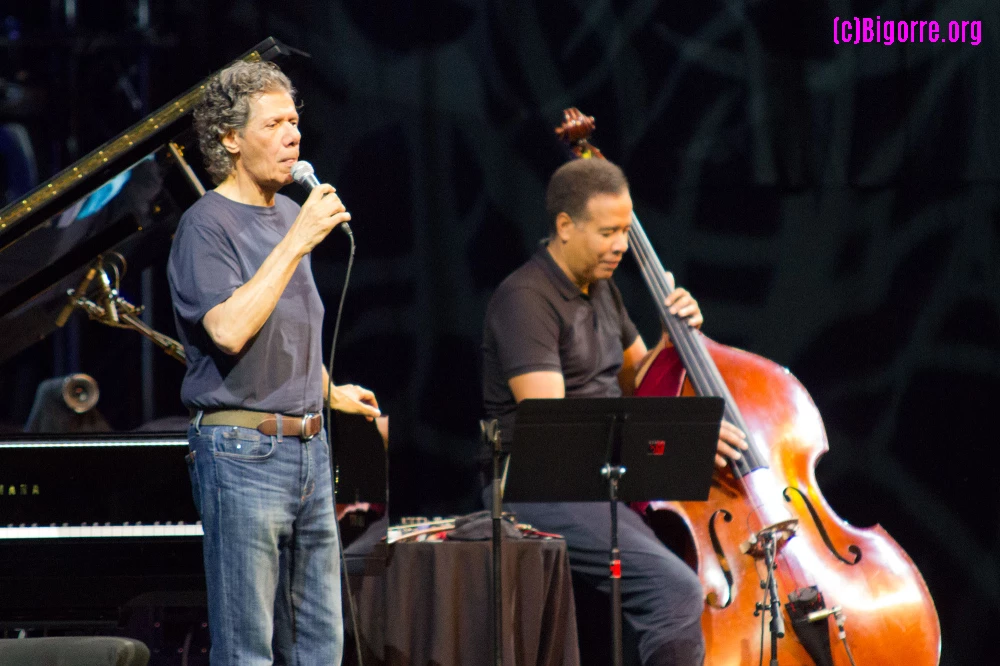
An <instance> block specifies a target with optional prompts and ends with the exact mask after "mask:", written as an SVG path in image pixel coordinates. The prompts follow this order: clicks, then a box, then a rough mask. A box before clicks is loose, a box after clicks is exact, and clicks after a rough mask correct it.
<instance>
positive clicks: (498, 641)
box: [479, 419, 503, 666]
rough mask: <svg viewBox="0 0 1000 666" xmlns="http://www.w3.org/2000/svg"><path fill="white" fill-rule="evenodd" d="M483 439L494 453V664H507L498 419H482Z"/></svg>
mask: <svg viewBox="0 0 1000 666" xmlns="http://www.w3.org/2000/svg"><path fill="white" fill-rule="evenodd" d="M479 427H480V429H481V430H482V434H483V439H484V440H485V441H486V442H488V443H489V444H490V448H491V450H492V454H493V507H492V508H491V509H490V516H491V517H492V519H493V521H492V522H493V539H492V541H493V543H492V544H491V545H492V550H493V664H494V666H503V585H502V579H501V574H502V571H503V566H502V565H503V559H502V557H503V528H502V524H501V522H500V521H501V520H503V484H502V483H501V472H500V468H501V464H500V458H501V456H502V451H501V447H500V430H499V427H498V423H497V420H496V419H493V420H492V421H480V422H479Z"/></svg>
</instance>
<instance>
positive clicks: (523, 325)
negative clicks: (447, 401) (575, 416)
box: [483, 247, 639, 433]
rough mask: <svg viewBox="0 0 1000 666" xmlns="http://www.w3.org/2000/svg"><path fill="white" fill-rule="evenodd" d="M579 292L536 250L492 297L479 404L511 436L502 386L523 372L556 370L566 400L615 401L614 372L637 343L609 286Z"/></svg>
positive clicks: (510, 404) (602, 283) (506, 390)
mask: <svg viewBox="0 0 1000 666" xmlns="http://www.w3.org/2000/svg"><path fill="white" fill-rule="evenodd" d="M589 292H590V293H589V295H588V294H584V293H583V292H581V291H580V289H579V288H578V287H577V286H576V285H575V284H573V282H572V281H571V280H570V279H569V277H567V275H566V274H565V273H564V272H563V271H562V269H561V268H559V265H558V264H556V262H555V260H554V259H553V258H552V255H550V254H549V252H548V250H547V249H546V248H544V247H543V248H540V249H539V250H538V252H536V253H535V255H534V256H533V257H532V258H531V259H530V260H528V262H527V263H525V264H524V265H523V266H521V267H520V268H518V269H517V270H516V271H514V272H513V273H511V274H510V276H508V277H507V279H506V280H504V281H503V282H502V283H501V284H500V286H499V287H497V290H496V291H495V292H494V293H493V297H492V298H491V299H490V303H489V306H488V307H487V309H486V325H485V330H484V332H483V406H484V408H485V411H486V413H487V415H489V417H490V418H497V419H500V428H501V431H506V432H508V433H509V432H510V429H511V427H512V426H513V414H514V410H515V408H516V407H517V403H516V402H515V401H514V394H513V393H511V390H510V385H509V384H508V383H507V382H508V380H510V378H512V377H517V376H518V375H523V374H525V373H527V372H537V371H543V370H547V371H554V372H560V373H562V376H563V381H564V382H565V385H566V397H567V398H614V397H618V396H620V395H621V387H619V385H618V371H619V370H620V369H621V366H622V361H623V355H624V351H625V349H628V348H629V347H630V346H632V344H633V343H634V342H635V341H636V339H637V338H638V337H639V332H638V331H637V330H636V327H635V324H633V323H632V320H631V319H629V316H628V313H627V312H626V311H625V306H624V305H623V304H622V298H621V293H619V291H618V287H616V286H615V284H614V282H613V281H612V280H598V281H597V282H595V283H593V284H591V285H590V289H589Z"/></svg>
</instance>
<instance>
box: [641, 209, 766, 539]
mask: <svg viewBox="0 0 1000 666" xmlns="http://www.w3.org/2000/svg"><path fill="white" fill-rule="evenodd" d="M629 237H630V239H631V240H632V247H633V253H634V255H635V257H636V262H637V263H638V264H639V270H640V271H641V273H642V276H643V279H644V280H645V282H646V284H647V286H648V287H649V289H650V291H652V292H653V297H654V299H656V305H657V308H658V309H659V311H660V316H661V319H662V321H663V323H664V325H665V326H666V327H667V329H668V331H669V333H670V337H671V339H672V340H673V343H674V346H675V347H677V351H678V353H679V354H680V356H681V358H682V359H683V360H684V366H685V369H687V370H688V375H689V377H690V378H691V381H692V383H693V384H694V385H695V389H696V391H697V392H698V393H699V394H701V395H715V396H718V397H721V398H723V399H724V400H725V404H726V412H727V418H729V419H730V420H732V421H733V422H734V423H736V424H737V425H738V426H739V427H740V429H742V430H743V431H744V432H745V433H747V437H748V438H750V434H749V432H748V431H749V428H747V426H746V424H745V422H744V421H743V418H742V415H741V414H740V413H739V411H738V410H737V409H736V407H735V402H734V400H733V398H732V395H730V393H729V390H728V388H727V387H726V385H725V382H724V381H723V379H722V376H721V375H720V374H719V372H718V368H716V367H715V365H714V364H713V363H711V361H710V359H709V357H708V351H707V350H706V349H704V345H699V343H700V340H699V339H698V337H697V335H696V334H694V333H693V332H692V331H689V330H686V325H685V324H684V323H683V322H681V321H680V320H679V319H678V318H677V317H675V316H673V315H671V314H670V313H669V312H668V311H667V309H666V308H665V306H664V305H663V303H664V301H665V300H666V298H667V296H669V295H670V293H671V289H670V285H669V284H667V281H666V278H665V277H664V268H663V264H662V263H661V262H660V259H659V257H658V256H657V255H656V253H655V252H654V251H653V248H652V245H651V244H650V242H649V238H648V236H646V232H645V230H644V229H643V228H642V224H641V223H640V222H639V218H638V217H637V216H636V215H635V213H633V214H632V226H631V228H630V229H629ZM699 347H700V348H699ZM750 446H751V447H753V446H754V444H753V441H752V439H751V441H750ZM754 457H755V458H756V459H757V460H756V461H755V463H756V464H758V465H759V464H760V463H761V458H762V457H761V456H760V454H759V453H757V452H756V451H754ZM743 462H744V465H745V467H746V470H745V471H744V470H741V469H739V467H738V465H739V463H738V461H730V466H731V467H733V468H736V469H734V472H741V473H735V474H734V475H733V476H734V477H735V479H736V480H737V481H738V482H739V483H740V485H741V486H742V487H743V490H744V492H745V493H746V494H747V496H754V495H755V493H754V492H753V488H752V487H751V486H750V485H749V484H748V483H747V482H746V480H745V478H744V477H745V476H746V474H747V473H749V472H750V471H751V469H750V466H749V464H746V461H745V460H744V461H743ZM751 506H752V508H753V512H754V513H755V514H756V515H757V517H758V519H759V520H760V521H761V522H762V523H763V522H765V520H764V517H763V516H761V515H760V513H759V512H758V510H757V503H755V502H751Z"/></svg>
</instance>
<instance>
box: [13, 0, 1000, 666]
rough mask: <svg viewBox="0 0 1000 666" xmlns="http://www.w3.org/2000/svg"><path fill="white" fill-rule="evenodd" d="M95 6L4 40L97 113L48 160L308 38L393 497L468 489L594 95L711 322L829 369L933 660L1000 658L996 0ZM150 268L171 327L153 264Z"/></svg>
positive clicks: (834, 473)
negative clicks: (872, 20) (558, 187)
mask: <svg viewBox="0 0 1000 666" xmlns="http://www.w3.org/2000/svg"><path fill="white" fill-rule="evenodd" d="M24 4H27V3H24ZM32 4H34V3H32ZM38 4H40V5H42V4H45V3H38ZM57 4H58V3H57ZM77 6H78V18H77V26H76V30H77V33H78V34H80V35H82V36H83V37H84V39H82V40H81V41H80V42H79V44H78V45H77V46H74V47H73V49H68V48H67V49H64V52H63V53H62V56H65V57H66V60H65V62H72V63H75V64H73V65H65V64H59V63H62V62H64V61H63V60H59V61H58V62H57V60H56V58H57V55H51V54H50V60H49V61H48V62H47V64H44V66H43V65H38V64H37V63H35V62H33V61H31V60H30V59H29V58H28V56H27V55H26V52H25V51H21V52H18V53H19V55H17V58H18V59H17V60H16V61H14V60H12V61H11V63H12V64H11V66H10V69H11V70H13V69H17V68H20V69H21V70H23V71H25V72H27V73H28V76H29V78H31V77H33V78H34V81H35V82H36V83H38V84H39V85H40V86H42V87H43V88H47V89H48V90H49V91H50V96H52V98H53V99H50V101H54V99H55V98H58V97H59V96H62V97H61V99H62V101H65V102H67V103H70V104H79V105H81V106H80V107H79V110H78V113H77V115H76V116H74V117H75V118H77V119H76V120H75V121H74V122H75V125H74V126H73V127H68V126H67V123H66V122H65V120H60V119H61V118H63V115H65V114H63V115H60V114H59V113H57V112H55V111H52V110H51V109H50V110H49V111H48V113H49V116H48V117H49V118H50V119H51V122H48V123H44V122H42V121H41V120H40V119H38V118H35V119H33V120H32V119H29V120H26V121H25V122H26V124H27V126H28V127H29V128H30V129H31V130H32V132H33V136H34V140H35V142H36V149H37V150H38V155H39V162H40V170H41V171H42V173H43V175H44V174H46V173H51V172H52V170H53V169H54V168H56V167H58V166H65V164H66V163H67V162H68V161H70V157H71V156H72V151H73V150H74V146H73V145H69V144H67V142H66V141H64V140H62V141H61V139H60V138H61V137H63V136H70V135H72V136H75V137H77V138H76V141H78V142H79V144H80V145H79V146H78V150H87V149H89V148H92V147H94V146H95V145H97V144H98V143H100V142H102V141H104V140H106V139H107V138H109V137H110V136H112V135H113V134H115V133H117V132H118V131H120V130H121V129H122V128H124V127H125V126H126V125H127V124H129V123H131V122H133V121H134V120H135V119H137V118H138V117H139V116H140V115H141V114H140V113H138V112H137V110H136V109H135V108H134V107H133V106H132V105H130V104H129V103H128V95H127V94H126V93H125V92H124V90H125V88H123V83H122V81H123V79H124V81H125V84H128V83H129V82H131V84H132V85H134V87H135V89H136V90H138V94H140V96H141V95H145V96H146V100H147V101H148V103H150V104H152V105H153V106H155V105H157V104H160V103H162V102H164V101H166V100H167V99H169V98H171V97H172V96H174V95H176V94H177V93H178V92H180V91H181V90H182V89H184V88H186V87H187V86H189V85H191V84H193V83H194V82H196V81H197V80H199V79H200V78H202V77H203V76H205V75H207V74H208V73H209V72H211V71H212V70H214V69H217V68H219V67H220V66H222V65H223V64H224V63H225V62H226V61H227V60H228V59H231V58H233V57H235V56H236V55H238V54H239V53H241V52H242V51H243V50H245V49H246V48H248V47H249V46H251V45H253V44H254V43H256V42H257V41H259V40H260V39H261V38H263V37H264V36H267V35H274V36H276V37H279V38H280V39H282V40H283V41H285V42H287V43H289V44H292V45H294V46H296V47H298V48H300V49H303V50H305V51H308V52H309V53H311V54H312V59H311V60H299V61H296V62H292V63H289V65H288V67H287V69H288V71H289V72H290V73H291V74H292V76H293V79H294V80H295V82H296V84H297V85H298V87H299V89H300V92H301V97H302V100H303V102H304V108H303V116H302V118H303V119H302V127H303V156H304V157H305V158H307V159H310V160H312V161H313V163H314V164H315V165H316V168H317V171H318V172H319V174H320V175H321V176H323V177H324V178H325V179H328V180H330V181H331V182H334V183H335V184H336V185H337V187H338V189H339V192H340V193H341V195H342V197H343V199H344V200H345V201H346V202H347V205H348V207H349V208H350V210H351V211H352V214H353V216H354V221H352V227H353V228H354V229H355V236H356V238H357V242H358V250H357V262H356V267H355V275H354V278H353V280H352V282H351V289H350V292H349V296H348V301H347V305H346V307H345V312H344V323H343V328H342V332H341V344H340V346H339V351H338V355H337V362H336V369H335V375H336V377H337V379H338V381H353V382H358V383H363V384H365V385H367V386H370V387H371V388H373V389H374V390H375V391H376V392H377V394H378V396H379V399H380V402H381V403H382V405H383V407H384V411H385V412H387V413H388V414H390V418H391V424H392V425H391V430H392V440H393V446H394V447H395V448H396V449H398V453H397V454H395V455H396V456H397V457H395V458H394V464H395V465H396V466H397V468H405V469H407V470H408V474H407V478H406V485H405V488H404V491H403V492H402V493H401V496H400V498H399V499H400V500H401V501H406V502H410V503H412V505H413V506H417V507H419V508H420V509H421V510H423V511H424V512H425V513H427V514H435V513H447V512H454V511H464V510H469V509H471V508H474V506H475V481H474V475H473V474H472V470H473V469H474V467H475V460H474V459H475V453H476V435H477V419H478V418H479V416H480V412H479V406H480V403H479V359H478V354H479V342H480V337H481V325H482V317H483V313H484V310H485V305H486V302H487V299H488V297H489V295H490V293H491V290H492V289H493V288H494V287H495V286H496V285H497V284H498V282H499V281H500V280H501V279H502V278H503V277H504V276H505V275H506V274H507V273H508V272H509V271H510V270H512V269H513V268H515V267H516V266H517V265H518V264H519V263H520V262H522V261H523V260H524V259H526V258H527V257H528V256H529V254H530V253H531V251H532V248H533V247H534V246H535V244H536V242H537V240H538V239H539V238H540V237H541V236H542V235H543V234H544V226H545V222H544V219H543V209H542V205H541V202H542V195H543V191H544V186H545V182H546V179H547V177H548V175H549V174H550V173H551V172H552V170H553V169H554V168H555V167H556V166H558V165H559V164H560V163H561V161H562V159H563V155H562V153H561V151H560V149H559V147H558V146H557V145H556V144H555V142H554V140H553V135H552V126H553V125H554V124H556V123H557V122H558V121H559V119H560V112H561V110H562V109H563V108H564V107H566V106H570V105H574V106H578V107H580V108H581V109H583V110H584V111H586V112H587V113H588V114H592V115H594V116H596V118H597V122H598V133H597V134H596V136H595V142H596V143H597V144H598V145H600V146H601V147H602V149H603V150H604V152H605V153H606V155H608V156H609V157H610V158H611V159H613V160H615V161H617V162H619V163H620V164H621V165H622V166H623V167H624V168H625V170H626V172H627V174H628V176H629V178H630V179H631V181H632V188H633V197H634V199H635V202H636V209H637V213H638V215H639V216H640V218H641V219H642V220H643V223H644V225H645V226H646V228H647V230H648V231H649V233H650V235H651V237H652V240H653V243H654V245H655V246H656V247H657V249H658V250H659V252H660V254H661V256H662V258H663V260H664V263H665V264H667V265H668V266H669V267H670V268H672V269H673V270H674V272H675V273H676V275H677V277H678V281H679V282H680V283H681V284H683V285H685V286H687V287H688V288H689V289H690V290H691V291H692V292H693V293H694V294H695V295H696V296H697V297H698V298H699V300H700V302H701V304H702V307H703V310H704V312H705V318H706V324H705V331H706V332H707V333H708V334H709V335H711V336H712V337H714V338H715V339H717V340H719V341H722V342H725V343H729V344H734V345H738V346H740V347H744V348H746V349H749V350H751V351H754V352H756V353H759V354H761V355H763V356H766V357H769V358H771V359H773V360H775V361H777V362H778V363H781V364H783V365H786V366H787V367H789V368H790V369H791V370H792V372H794V373H795V374H796V375H797V376H798V377H799V379H801V380H802V382H803V383H804V384H805V385H806V387H807V388H808V389H809V390H810V391H811V393H812V396H813V398H814V400H815V401H816V403H817V405H818V406H819V409H820V411H821V413H822V414H823V416H824V419H825V424H826V428H827V434H828V436H829V440H830V453H829V454H828V455H827V456H826V457H825V458H824V460H823V461H822V463H821V464H820V466H819V468H818V470H817V476H818V478H819V481H820V484H821V487H822V489H823V492H824V493H825V495H826V497H827V498H828V500H829V501H830V502H831V504H832V505H833V506H834V508H835V509H836V510H837V511H838V512H839V513H840V514H841V515H842V516H843V517H844V518H845V519H847V520H849V521H851V522H853V523H856V524H859V525H870V524H873V523H875V522H880V523H882V525H883V526H884V527H886V529H887V530H888V531H889V532H890V534H892V535H893V536H894V537H895V538H896V539H897V540H898V541H899V542H900V543H901V544H902V545H903V547H904V548H905V549H906V550H907V551H908V552H909V553H910V555H911V556H912V557H913V559H914V560H915V562H916V563H917V565H918V566H919V568H920V570H921V571H922V573H923V574H924V576H925V578H926V579H927V581H928V584H929V585H930V587H931V591H932V593H933V594H934V596H935V598H936V601H937V604H938V610H939V612H940V615H941V621H942V625H943V632H944V633H943V635H944V639H943V641H944V658H943V660H942V663H943V664H949V665H956V664H985V663H993V662H994V661H995V658H994V657H992V656H991V655H992V652H991V651H988V649H989V646H988V645H987V640H986V638H987V636H988V634H990V633H992V631H993V630H991V629H990V627H991V626H994V625H995V624H996V622H997V620H1000V604H998V601H997V599H1000V558H998V543H997V540H998V536H1000V534H998V524H1000V522H998V517H1000V516H998V501H997V499H996V497H995V496H994V491H995V488H996V486H997V481H996V479H997V471H998V470H997V467H998V466H997V463H996V460H995V456H994V448H995V445H996V442H997V428H996V426H995V425H994V419H993V417H992V416H991V414H993V411H992V408H991V405H992V404H994V403H995V402H996V400H997V398H998V397H1000V261H998V259H1000V245H998V243H1000V238H998V232H1000V223H998V211H997V207H998V195H1000V190H998V177H1000V157H998V155H1000V137H998V132H997V123H998V118H1000V88H998V86H997V85H996V84H995V82H994V79H995V77H996V76H997V74H996V69H997V66H998V65H1000V57H998V48H1000V33H998V29H1000V15H998V14H1000V12H998V10H997V5H996V3H994V2H991V1H987V0H965V1H955V2H949V3H934V2H922V1H919V0H913V1H907V2H899V1H897V2H892V1H885V2H874V1H871V2H843V1H840V2H834V1H830V2H801V0H794V1H793V0H787V1H783V2H771V1H759V2H738V1H734V2H717V1H716V2H688V3H677V2H670V3H660V2H655V1H652V0H631V1H616V2H583V1H580V0H553V1H551V2H546V3H532V2H526V1H523V0H505V1H504V2H491V3H479V2H473V1H472V0H427V1H425V2H412V1H408V2H403V1H401V0H392V1H389V0H341V1H337V2H327V1H320V0H303V1H301V2H297V3H279V2H274V1H271V0H261V1H258V2H252V1H250V0H207V1H202V0H176V1H174V2H170V3H167V2H159V1H152V2H145V1H142V2H139V1H138V0H130V1H127V2H124V1H120V0H104V1H97V0H78V2H77ZM147 6H148V7H149V9H150V17H149V26H150V27H149V29H148V31H147V32H146V33H145V34H146V36H147V37H149V36H151V35H152V36H155V39H153V40H152V42H149V41H148V40H147V41H146V42H144V43H146V44H148V45H147V46H146V47H140V46H137V45H136V43H138V42H142V41H143V40H133V42H132V43H131V45H129V44H130V43H126V45H124V46H122V47H120V48H117V49H104V50H101V49H99V48H98V46H97V44H98V43H99V39H101V38H103V39H112V38H116V37H117V38H121V37H122V36H126V35H132V36H133V37H136V32H135V30H134V27H133V26H134V25H135V24H136V21H137V20H139V18H140V17H139V13H141V10H142V7H147ZM18 11H20V12H21V13H20V14H18V13H17V12H18ZM53 11H54V10H53ZM0 13H9V14H11V15H13V16H17V17H18V19H19V20H20V21H21V22H22V24H23V25H24V32H25V34H29V33H31V31H32V30H34V31H36V32H39V31H44V30H46V29H51V26H52V24H53V20H54V19H53V16H52V14H51V12H50V8H48V7H41V8H39V7H31V6H26V7H24V8H23V9H22V10H17V11H15V10H10V9H7V10H4V12H0ZM834 15H837V16H841V17H853V16H854V15H859V16H875V15H879V16H881V17H882V18H893V19H906V20H910V19H913V20H928V19H937V20H939V21H941V22H942V23H946V22H947V21H950V20H953V19H954V20H959V21H961V20H982V22H983V35H982V43H981V44H979V45H978V46H972V45H971V44H970V43H966V44H928V43H924V44H898V43H897V44H893V45H892V46H884V45H881V44H861V45H857V46H854V45H851V46H846V45H840V46H838V45H835V44H833V43H832V20H833V17H834ZM46 26H49V27H48V28H46ZM8 46H9V43H8ZM11 73H12V72H11V71H5V72H0V75H3V76H11ZM66 77H70V78H69V79H67V78H66ZM74 77H75V78H74ZM65 80H72V81H75V82H76V85H75V87H72V86H71V87H69V88H67V87H66V86H60V85H57V84H58V83H59V82H64V81H65ZM126 87H127V85H126ZM54 90H58V91H59V92H58V95H57V94H56V93H55V92H51V91H54ZM60 108H65V107H60ZM49 146H56V148H51V149H50V148H48V147H49ZM292 194H294V196H296V197H300V195H299V194H298V193H295V192H292ZM345 253H346V244H345V243H344V242H343V240H342V239H341V238H340V237H339V235H335V237H331V239H330V240H328V241H327V242H326V243H324V244H323V245H322V246H321V247H320V248H318V249H317V251H316V253H315V259H314V267H315V272H316V275H317V278H318V280H319V282H320V284H321V285H322V291H323V293H324V295H325V298H326V302H327V310H328V317H327V323H328V329H329V328H332V314H333V311H334V308H335V302H336V297H337V295H338V294H339V289H340V286H341V284H342V279H343V272H344V268H345V265H346V264H345V261H344V257H345ZM620 273H621V274H620V277H619V278H618V280H619V285H620V286H621V287H622V290H623V292H624V295H625V299H626V302H627V304H628V306H629V308H630V311H631V313H632V315H633V318H634V319H635V320H636V321H637V323H638V324H639V325H640V329H641V330H642V331H643V333H644V336H645V338H646V340H647V341H650V340H652V339H653V338H654V337H655V336H656V335H657V334H658V323H657V322H656V320H655V316H654V314H653V312H652V310H651V308H649V307H647V305H648V302H649V299H648V296H647V295H646V293H645V291H644V288H643V287H642V284H641V282H640V281H639V277H638V273H637V272H636V271H635V270H634V269H633V268H632V267H631V265H626V266H625V267H624V268H623V269H621V271H620ZM154 276H155V280H156V285H157V286H156V294H157V297H156V298H157V299H158V300H157V301H156V306H157V313H158V314H157V319H158V321H160V322H161V325H162V328H163V329H165V330H166V331H167V332H170V331H171V329H172V323H171V322H170V320H169V316H168V314H169V313H168V312H167V303H166V301H165V300H164V299H165V297H166V296H165V290H164V287H163V281H164V280H163V275H162V268H160V269H158V270H156V271H154ZM87 326H88V324H86V323H82V324H79V325H78V327H80V328H84V329H85V328H86V327H87ZM329 333H330V331H329V330H328V331H327V334H328V335H329ZM66 335H69V334H61V335H60V336H57V338H56V339H54V340H49V341H46V342H44V343H42V344H40V345H39V346H38V348H37V349H35V350H33V352H32V353H29V354H27V355H25V356H23V357H22V358H21V359H19V360H17V361H15V362H11V363H8V364H7V365H6V366H4V368H3V372H2V375H0V382H2V384H0V386H2V391H3V396H4V398H3V401H2V402H3V407H2V409H4V410H5V412H4V414H5V418H6V419H7V420H8V421H12V422H21V421H23V419H24V417H25V416H26V415H27V409H28V408H29V407H30V398H31V393H32V392H33V389H34V385H35V383H36V382H37V380H38V379H41V378H43V377H44V376H47V375H48V374H53V373H54V370H55V369H58V368H60V366H59V353H57V352H58V348H59V345H62V344H65V337H66ZM83 335H84V340H85V342H84V343H83V349H82V351H81V356H80V366H81V367H79V368H68V369H80V370H84V371H87V372H91V373H92V374H95V376H98V377H99V378H103V377H110V376H111V375H112V373H119V375H120V373H121V367H120V366H121V365H122V363H121V356H120V355H117V354H116V357H115V358H110V359H109V358H108V355H107V354H106V353H105V352H104V351H103V348H102V347H101V346H99V345H98V344H96V343H88V342H86V341H87V340H89V339H90V338H88V337H87V334H86V333H84V334H83ZM102 335H107V334H103V333H102ZM107 339H108V338H106V337H105V338H102V340H107ZM113 339H114V340H117V341H118V342H117V343H116V344H118V345H120V346H121V348H123V349H124V351H125V352H128V351H134V350H136V349H138V343H137V342H134V341H130V340H129V339H126V338H125V337H121V338H113ZM54 349H55V351H54ZM63 369H67V368H63ZM156 369H157V374H156V382H157V392H156V396H157V402H156V410H157V415H165V414H172V413H179V412H180V411H181V408H180V406H179V404H178V402H177V398H176V391H177V385H178V381H179V376H180V373H179V369H178V368H177V367H175V365H174V364H173V361H170V360H169V359H162V360H158V361H157V363H156ZM127 377H128V378H127V379H126V380H121V379H118V380H115V381H116V382H117V384H118V385H120V387H121V388H120V389H116V388H114V387H110V388H108V392H109V394H111V395H114V396H115V401H114V404H109V405H106V406H105V410H106V412H107V415H108V417H109V419H110V420H111V421H112V423H113V424H115V425H116V426H117V427H120V428H130V427H134V426H135V425H138V423H137V421H136V419H137V417H136V413H137V410H136V404H135V397H134V394H135V391H132V390H130V388H129V387H133V388H134V386H135V385H136V383H137V382H140V381H141V377H139V376H138V375H137V370H136V369H135V368H132V369H131V370H130V371H129V373H127ZM102 381H104V382H105V383H110V382H108V380H102Z"/></svg>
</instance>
